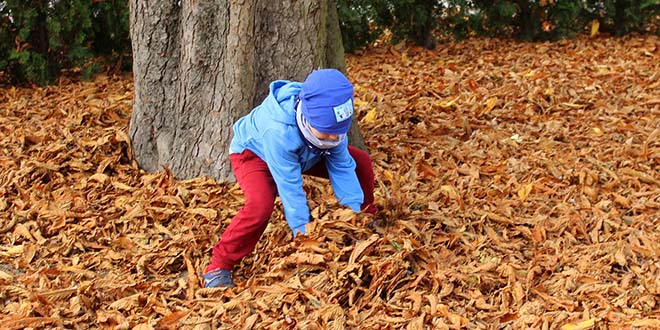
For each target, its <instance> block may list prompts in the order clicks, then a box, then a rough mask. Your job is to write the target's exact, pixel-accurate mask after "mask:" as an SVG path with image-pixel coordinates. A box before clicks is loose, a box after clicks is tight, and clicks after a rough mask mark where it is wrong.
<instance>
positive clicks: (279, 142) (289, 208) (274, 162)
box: [264, 138, 309, 235]
mask: <svg viewBox="0 0 660 330" xmlns="http://www.w3.org/2000/svg"><path fill="white" fill-rule="evenodd" d="M264 157H265V158H266V159H265V161H266V164H267V165H268V169H269V170H270V173H271V174H272V175H273V180H274V181H275V185H276V186H277V192H278V194H279V195H280V199H281V200H282V206H283V207H284V216H285V217H286V221H287V223H288V224H289V227H290V228H291V230H292V231H293V232H294V235H295V234H296V230H300V232H302V233H303V234H304V233H305V232H304V230H305V225H306V224H307V223H309V206H308V205H307V195H306V194H305V191H304V190H303V178H302V168H301V166H300V162H299V160H298V153H297V150H296V147H295V145H292V144H291V143H290V141H286V139H278V138H273V139H271V140H269V141H268V143H264Z"/></svg>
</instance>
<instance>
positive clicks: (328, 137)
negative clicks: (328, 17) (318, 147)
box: [309, 126, 339, 141]
mask: <svg viewBox="0 0 660 330" xmlns="http://www.w3.org/2000/svg"><path fill="white" fill-rule="evenodd" d="M309 129H310V131H312V134H314V136H316V137H317V138H319V139H320V140H330V141H337V140H339V135H337V134H327V133H321V132H319V131H317V130H316V128H314V127H311V126H310V127H309Z"/></svg>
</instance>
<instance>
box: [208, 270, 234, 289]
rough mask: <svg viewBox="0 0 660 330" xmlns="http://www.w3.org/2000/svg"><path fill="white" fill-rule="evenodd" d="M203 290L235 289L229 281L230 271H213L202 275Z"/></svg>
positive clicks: (232, 282)
mask: <svg viewBox="0 0 660 330" xmlns="http://www.w3.org/2000/svg"><path fill="white" fill-rule="evenodd" d="M202 278H203V279H204V287H205V288H233V287H236V284H234V281H232V279H231V270H226V269H215V270H212V271H210V272H207V273H206V274H204V275H202Z"/></svg>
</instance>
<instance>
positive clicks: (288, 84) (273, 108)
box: [264, 80, 302, 125]
mask: <svg viewBox="0 0 660 330" xmlns="http://www.w3.org/2000/svg"><path fill="white" fill-rule="evenodd" d="M301 87H302V84H301V83H299V82H293V81H288V80H276V81H273V82H272V83H270V92H269V93H268V96H267V97H266V100H265V101H264V103H266V105H267V106H266V107H265V108H266V109H267V111H268V112H269V114H270V117H272V118H273V120H275V121H277V122H281V123H285V124H288V125H297V124H296V111H295V103H296V97H297V96H298V94H300V90H301ZM283 114H284V115H283Z"/></svg>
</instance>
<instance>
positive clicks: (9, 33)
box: [0, 0, 130, 85]
mask: <svg viewBox="0 0 660 330" xmlns="http://www.w3.org/2000/svg"><path fill="white" fill-rule="evenodd" d="M126 5H127V3H126V2H125V1H113V0H106V1H103V0H99V1H89V0H60V1H51V0H29V1H26V0H6V1H3V2H0V27H1V28H2V29H1V30H0V58H1V59H2V60H0V71H4V72H5V74H6V76H8V77H9V79H10V82H12V83H23V82H33V83H38V84H42V85H44V84H48V83H51V82H52V81H53V80H54V79H55V78H57V76H58V75H59V74H60V72H61V70H63V69H79V70H80V72H81V73H82V74H83V77H84V78H89V77H90V76H91V75H92V74H93V73H95V72H98V71H99V70H100V68H101V66H100V65H99V61H98V60H95V58H96V57H101V58H106V59H110V60H111V59H112V58H113V56H115V57H122V58H125V57H126V54H128V56H129V57H130V42H129V40H130V39H129V33H128V31H129V26H128V8H127V7H126ZM127 62H128V63H130V60H128V61H127ZM129 67H130V65H129Z"/></svg>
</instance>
